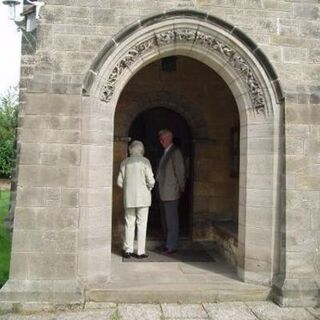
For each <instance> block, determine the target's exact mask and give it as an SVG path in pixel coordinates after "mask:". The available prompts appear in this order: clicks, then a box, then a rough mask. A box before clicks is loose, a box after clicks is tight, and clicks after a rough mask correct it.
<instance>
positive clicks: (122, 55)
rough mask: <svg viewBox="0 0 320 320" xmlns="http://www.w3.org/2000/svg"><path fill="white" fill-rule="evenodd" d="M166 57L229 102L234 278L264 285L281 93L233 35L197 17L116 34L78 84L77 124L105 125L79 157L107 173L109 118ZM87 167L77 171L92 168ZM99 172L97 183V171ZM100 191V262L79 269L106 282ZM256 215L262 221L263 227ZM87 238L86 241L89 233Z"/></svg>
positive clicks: (170, 16)
mask: <svg viewBox="0 0 320 320" xmlns="http://www.w3.org/2000/svg"><path fill="white" fill-rule="evenodd" d="M172 55H182V56H187V57H190V58H194V59H195V60H198V61H201V62H203V63H204V64H205V65H206V66H208V67H209V68H211V69H212V70H214V71H215V72H217V73H218V74H219V76H220V77H221V78H222V79H223V80H224V82H225V83H226V84H227V86H228V88H229V89H230V90H231V92H232V95H233V97H234V99H235V102H236V106H237V108H238V112H239V120H240V121H239V124H240V125H239V128H240V174H239V207H238V212H239V231H238V250H237V270H238V274H239V276H240V277H241V279H243V280H244V281H255V282H258V283H263V284H267V285H270V284H271V283H272V281H273V277H274V275H275V274H277V272H278V271H279V269H278V267H279V250H280V247H279V246H280V245H279V241H278V240H279V238H278V237H279V221H280V219H279V214H280V212H281V202H280V201H279V199H280V194H281V192H280V191H281V180H280V178H281V175H280V172H281V169H282V168H281V156H282V153H281V152H282V149H281V138H282V136H281V134H282V131H281V129H282V127H281V125H282V122H281V116H282V115H281V109H280V103H281V101H282V93H281V88H280V84H279V80H278V77H277V74H276V73H275V71H274V70H273V68H272V65H271V64H270V63H269V61H268V59H267V58H266V57H265V56H264V54H263V52H262V51H261V49H260V48H258V46H257V45H256V44H255V43H254V42H253V41H252V40H251V39H249V38H248V37H247V36H246V35H245V34H243V33H242V32H241V31H240V30H238V29H237V28H236V27H234V26H232V25H230V24H228V23H225V22H223V21H221V20H220V19H218V18H215V17H212V16H208V15H207V14H204V13H199V12H193V11H190V12H187V14H184V12H181V11H174V12H169V13H163V14H160V15H157V16H154V17H149V18H146V19H143V20H139V21H138V22H137V23H135V24H132V25H131V26H130V28H127V29H125V30H124V31H123V32H121V33H119V34H118V35H117V36H116V37H115V38H114V39H112V41H110V43H108V44H107V45H106V46H105V48H104V49H103V50H102V52H101V53H100V54H99V56H98V57H97V59H96V61H94V63H93V64H92V66H91V68H90V70H89V72H88V74H87V76H86V79H85V81H84V86H83V101H82V109H83V110H84V118H85V117H88V115H89V116H92V117H95V116H96V115H97V114H99V115H101V117H102V119H106V122H107V125H106V126H105V127H104V130H103V135H99V134H96V135H94V134H92V132H84V133H83V135H82V137H83V141H85V142H86V145H85V146H83V150H84V152H83V154H84V155H86V154H89V155H91V154H93V153H96V154H99V155H100V158H101V159H103V160H106V161H105V163H106V164H105V165H106V166H108V168H110V167H111V168H112V169H113V167H114V164H113V163H112V159H111V157H110V155H112V152H113V151H114V149H113V143H114V140H116V139H117V136H115V134H114V122H113V121H110V122H108V121H109V120H110V118H112V117H113V116H115V113H116V109H118V107H119V98H120V95H121V93H122V91H123V89H124V88H125V87H126V85H127V83H128V82H129V81H130V79H132V77H133V76H134V75H135V74H137V72H138V71H139V70H141V69H143V68H144V67H145V66H146V65H148V64H150V63H151V62H152V61H155V60H158V59H161V58H164V57H168V56H172ZM192 118H193V117H192ZM194 118H195V119H196V118H197V115H196V116H195V117H194ZM191 122H192V120H191ZM199 130H200V131H201V128H200V127H199ZM99 152H100V153H99ZM88 159H89V161H87V162H86V163H84V164H82V166H88V165H90V163H95V161H96V160H95V159H94V158H88ZM99 170H100V171H99V172H101V175H103V172H105V171H103V170H104V168H102V167H101V168H99ZM257 176H259V177H258V179H257ZM106 185H107V187H105V188H104V189H101V190H100V189H99V190H98V191H99V192H101V195H104V198H103V199H106V200H105V203H106V219H107V220H108V226H109V227H110V228H109V229H108V233H107V235H106V237H105V242H104V246H101V248H100V249H99V250H100V251H101V254H103V255H104V260H103V263H101V269H99V270H98V269H97V267H96V266H95V265H94V264H89V265H88V268H87V269H86V272H87V273H88V274H90V277H91V278H95V277H97V276H99V275H100V274H103V275H104V276H106V277H108V276H109V277H110V274H111V268H110V257H111V250H110V247H111V241H110V238H111V221H112V211H113V206H112V200H111V199H112V178H111V176H110V177H109V178H108V181H107V182H106ZM279 186H280V187H279ZM90 187H91V186H90V185H89V184H88V185H84V186H83V189H82V192H83V193H85V194H90V192H92V190H91V189H90ZM98 205H99V204H97V206H98ZM259 215H263V216H267V217H268V218H269V219H268V224H267V225H266V224H265V223H263V221H265V220H264V219H259V218H258V216H259ZM80 228H81V226H80ZM90 232H91V231H90ZM87 237H88V238H90V233H89V234H88V235H87ZM107 249H109V250H107ZM88 250H89V249H88ZM100 251H99V252H100ZM88 254H90V253H88V252H86V251H82V252H80V253H79V259H81V258H82V257H83V259H86V256H87V255H88Z"/></svg>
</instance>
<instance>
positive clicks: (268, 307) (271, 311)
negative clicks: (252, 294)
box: [247, 302, 316, 320]
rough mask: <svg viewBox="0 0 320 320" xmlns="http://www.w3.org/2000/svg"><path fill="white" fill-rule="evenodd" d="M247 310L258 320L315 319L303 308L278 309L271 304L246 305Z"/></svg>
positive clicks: (253, 303) (255, 303)
mask: <svg viewBox="0 0 320 320" xmlns="http://www.w3.org/2000/svg"><path fill="white" fill-rule="evenodd" d="M247 306H248V307H249V309H250V310H251V311H252V312H253V313H254V314H255V315H256V317H257V318H258V319H260V320H295V319H299V320H315V319H316V318H315V317H314V316H313V315H312V314H311V313H310V312H308V311H307V310H306V309H303V308H280V307H279V306H277V305H276V304H274V303H272V302H252V303H247Z"/></svg>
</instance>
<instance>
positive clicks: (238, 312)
mask: <svg viewBox="0 0 320 320" xmlns="http://www.w3.org/2000/svg"><path fill="white" fill-rule="evenodd" d="M203 306H204V308H205V310H206V311H207V312H208V314H209V317H210V318H211V319H214V320H224V319H228V318H230V319H231V318H237V319H243V320H256V317H255V315H254V314H253V313H252V312H251V311H250V309H249V308H248V307H247V306H246V305H245V304H244V303H224V304H204V305H203Z"/></svg>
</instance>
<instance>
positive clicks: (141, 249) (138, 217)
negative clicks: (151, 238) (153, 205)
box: [123, 207, 149, 255]
mask: <svg viewBox="0 0 320 320" xmlns="http://www.w3.org/2000/svg"><path fill="white" fill-rule="evenodd" d="M148 214H149V207H141V208H126V209H125V217H124V218H125V239H124V244H123V249H124V250H125V251H126V252H130V253H132V252H133V246H134V233H135V226H136V224H137V236H138V239H137V240H138V251H137V254H139V255H141V254H144V253H145V247H146V234H147V223H148Z"/></svg>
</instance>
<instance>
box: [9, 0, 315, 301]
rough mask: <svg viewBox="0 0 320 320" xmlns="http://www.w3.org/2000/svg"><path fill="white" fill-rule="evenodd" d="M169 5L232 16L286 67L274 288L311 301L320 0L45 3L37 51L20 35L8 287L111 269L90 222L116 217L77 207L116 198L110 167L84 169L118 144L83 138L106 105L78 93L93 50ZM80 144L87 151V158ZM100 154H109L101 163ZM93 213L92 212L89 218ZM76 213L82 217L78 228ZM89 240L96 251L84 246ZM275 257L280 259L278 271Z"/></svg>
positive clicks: (258, 215) (263, 220) (282, 297)
mask: <svg viewBox="0 0 320 320" xmlns="http://www.w3.org/2000/svg"><path fill="white" fill-rule="evenodd" d="M173 9H193V10H199V11H205V12H207V13H209V14H212V15H215V16H217V17H219V18H221V19H222V20H224V21H226V22H229V23H231V24H233V25H236V26H237V27H238V28H240V29H241V30H242V31H243V32H244V33H245V34H246V35H247V36H249V37H250V38H251V39H252V40H253V41H254V42H255V43H257V44H258V45H259V47H260V48H262V49H263V51H264V52H265V54H266V56H267V57H268V59H269V60H270V61H271V62H272V64H273V66H274V68H275V70H276V72H277V73H278V75H279V76H280V81H281V84H282V88H283V91H284V95H285V98H286V100H285V104H284V105H283V106H282V107H283V109H284V114H285V117H284V118H283V124H284V131H283V134H284V137H285V141H283V143H284V150H280V151H282V152H283V154H284V155H285V156H284V159H283V160H284V161H285V162H284V163H285V165H284V170H283V177H282V178H283V179H282V184H281V186H279V188H281V190H282V196H281V199H278V201H279V203H280V202H281V203H282V208H283V211H282V217H281V219H280V222H281V235H279V234H273V236H272V237H271V238H272V241H273V242H274V243H275V247H276V246H277V244H278V243H281V254H280V269H281V272H280V275H279V277H278V278H277V279H276V280H277V281H276V287H277V288H278V291H277V294H278V296H279V302H280V303H282V304H316V303H318V301H317V300H316V297H317V296H318V282H317V281H318V280H319V270H320V269H319V265H320V259H319V250H318V249H319V226H320V218H319V214H318V213H319V209H320V201H319V199H320V189H319V186H320V183H319V182H320V181H319V176H320V173H319V166H320V164H319V163H320V162H319V149H320V146H319V138H320V125H319V122H320V108H319V103H320V88H319V75H320V72H319V71H320V66H319V62H320V61H319V52H320V47H319V10H320V8H319V2H318V0H277V1H275V0H238V1H233V0H232V1H231V0H193V1H192V0H175V1H162V0H99V1H98V0H92V1H83V0H77V1H74V0H49V1H47V2H46V5H45V7H44V8H43V11H42V16H41V20H40V25H39V27H38V29H37V49H36V51H32V50H30V48H28V47H27V46H26V45H25V46H24V49H23V56H22V68H21V89H22V103H21V111H20V117H21V124H20V128H19V145H20V147H21V149H20V160H19V171H18V185H17V206H16V212H15V214H16V217H15V225H14V227H15V231H14V236H13V251H12V263H11V274H10V278H11V284H10V285H7V288H9V289H7V290H11V289H10V288H12V287H11V286H13V287H14V283H15V282H14V281H18V282H19V281H20V282H23V281H25V280H26V281H27V282H23V283H24V284H25V285H26V287H23V286H22V287H21V288H22V289H21V290H24V291H26V292H28V290H29V291H32V292H34V291H35V290H36V289H35V288H38V289H37V290H39V292H40V291H41V292H47V291H46V290H47V289H46V288H47V286H48V283H45V281H44V282H43V283H42V286H38V287H37V286H36V285H35V282H33V285H31V282H30V280H32V281H40V280H42V279H43V280H44V279H48V280H50V281H55V283H56V288H57V291H59V290H60V289H59V288H60V287H59V286H60V283H61V281H62V282H63V281H67V280H70V279H76V278H77V277H78V275H79V274H80V275H81V276H82V278H83V279H86V277H87V276H88V275H89V276H90V275H91V273H90V272H91V271H90V270H92V268H95V269H96V270H99V272H98V273H99V276H101V278H102V279H104V280H106V279H107V278H108V277H109V274H108V272H110V270H109V271H106V272H105V273H104V270H105V269H106V265H105V263H101V264H99V266H93V265H92V263H91V262H90V259H89V258H88V257H91V258H93V257H96V256H99V254H100V253H99V252H100V251H99V250H100V249H101V250H102V251H103V250H104V249H105V248H102V247H99V243H101V242H102V241H101V242H99V240H101V239H104V238H103V237H104V236H103V232H104V231H105V230H104V229H101V230H100V233H97V232H96V230H93V229H90V225H91V224H90V221H93V220H94V221H95V222H97V221H102V223H101V224H100V225H102V226H106V228H111V225H110V223H111V222H110V221H106V220H105V219H104V217H103V215H102V214H101V210H100V211H99V210H98V209H96V211H93V210H91V211H90V208H89V209H88V210H82V211H80V209H79V207H80V206H86V207H90V204H92V203H93V202H94V200H93V199H95V200H96V202H99V204H100V206H101V207H110V203H109V202H108V201H109V200H108V199H109V198H111V192H112V188H111V186H110V185H107V184H105V183H103V181H102V180H103V177H101V181H99V183H97V182H95V183H94V181H93V180H95V179H94V178H93V177H94V169H92V171H91V174H88V171H86V170H87V169H88V165H87V164H89V165H90V166H97V165H101V164H102V165H103V164H105V163H106V162H105V159H106V158H107V157H108V156H110V153H111V156H112V146H110V147H108V148H103V147H101V148H98V146H90V147H89V146H88V145H89V144H90V139H89V138H88V135H83V130H85V132H86V133H88V132H89V133H90V135H91V137H93V136H94V135H98V134H100V133H99V131H98V130H97V129H96V128H94V127H92V126H90V123H89V122H88V121H86V120H85V119H86V117H85V116H84V115H86V114H88V109H90V108H91V109H90V110H91V111H92V112H95V114H99V112H101V108H100V106H99V105H98V104H97V106H92V105H85V103H83V104H82V103H81V92H82V91H81V90H82V84H83V81H84V77H85V74H86V73H87V71H88V70H89V67H90V65H91V64H92V61H93V59H94V58H95V57H97V55H98V53H99V52H100V50H101V49H102V48H103V47H104V45H105V44H106V43H107V42H108V41H109V40H110V39H111V38H112V37H113V36H114V35H115V34H116V33H117V32H119V30H121V29H122V28H124V27H125V26H127V25H128V24H130V23H131V22H134V21H137V20H138V19H141V18H142V17H145V16H148V15H156V14H159V13H161V12H163V11H165V10H173ZM281 111H282V110H281ZM281 111H280V113H281ZM104 114H106V113H104ZM112 118H113V114H112V113H111V114H110V119H109V120H110V122H108V121H107V120H106V126H107V128H108V130H106V131H107V132H108V133H107V134H106V136H101V140H102V139H108V137H110V132H112V129H113V128H112V121H111V119H112ZM81 119H84V120H81ZM104 120H105V119H104ZM104 120H103V121H104ZM100 124H101V122H100ZM90 135H89V137H90ZM91 141H92V140H91ZM86 148H87V149H86ZM84 150H86V151H88V150H90V152H89V153H90V155H91V156H92V157H91V158H88V152H84ZM91 151H92V152H91ZM95 153H99V154H100V155H101V157H102V158H103V159H102V160H103V161H102V160H101V161H100V162H99V163H96V162H95V161H94V156H93V154H95ZM280 155H281V153H280ZM86 161H87V162H86ZM81 168H86V170H85V171H84V172H83V171H82V169H81ZM83 170H84V169H83ZM110 174H111V173H110ZM88 175H89V176H90V177H91V178H90V177H88ZM251 177H253V175H251ZM88 179H93V180H92V181H93V182H92V185H91V187H92V189H90V190H89V189H88V188H84V186H87V184H86V182H87V181H88ZM264 179H265V177H264ZM254 180H255V181H261V188H260V189H261V190H259V192H260V193H259V194H262V193H263V181H262V180H261V179H260V175H259V172H257V173H255V179H254ZM90 181H91V180H90ZM248 183H249V182H248ZM251 183H252V181H251ZM101 190H104V191H105V190H108V192H109V193H108V194H110V197H109V198H108V199H105V198H103V199H102V198H101ZM275 197H276V198H277V195H275ZM90 212H94V213H92V214H93V215H91V216H88V215H89V214H90ZM99 212H100V213H99ZM253 212H255V213H254V214H253V216H254V218H255V221H256V222H257V224H263V225H265V224H267V223H268V222H270V221H274V220H271V219H272V217H270V216H269V215H267V214H263V212H264V211H263V210H262V211H261V210H256V211H254V210H252V211H251V213H253ZM90 217H91V218H92V220H90ZM273 218H274V217H273ZM99 219H100V220H99ZM277 219H278V218H277ZM277 219H276V221H278V220H277ZM79 221H80V222H79ZM250 221H253V219H251V220H250ZM87 222H88V224H87ZM79 223H81V225H85V227H81V228H79ZM251 227H252V230H253V232H252V234H256V236H255V237H252V238H251V239H250V242H251V243H255V242H256V241H258V240H260V236H261V235H260V233H259V232H254V229H255V228H256V225H253V226H251ZM80 229H81V231H79V230H80ZM79 235H80V236H79ZM85 235H86V236H85ZM88 239H89V240H88ZM79 246H80V253H83V255H82V256H81V258H80V259H78V255H77V249H76V248H79ZM90 248H91V249H94V250H95V251H94V252H95V255H89V256H88V255H87V254H88V252H89V251H90ZM98 249H99V250H98ZM102 251H101V252H102ZM90 252H92V251H90ZM274 255H275V256H276V255H277V251H276V250H275V252H274ZM108 259H109V258H108V257H106V261H107V260H108ZM275 261H278V259H275ZM48 266H49V267H48ZM278 267H279V266H278V265H277V264H275V265H273V268H274V270H277V269H278ZM90 268H91V269H90ZM80 278H81V277H80ZM46 281H47V280H46ZM51 284H52V283H50V285H51ZM69 288H73V286H72V285H69ZM12 290H16V289H12ZM70 290H71V289H70ZM72 297H73V296H72ZM69 298H70V297H69ZM20 299H28V296H26V295H22V296H21V297H20ZM70 299H71V298H70ZM72 299H75V300H77V299H78V296H77V295H76V296H75V297H73V298H72Z"/></svg>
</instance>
